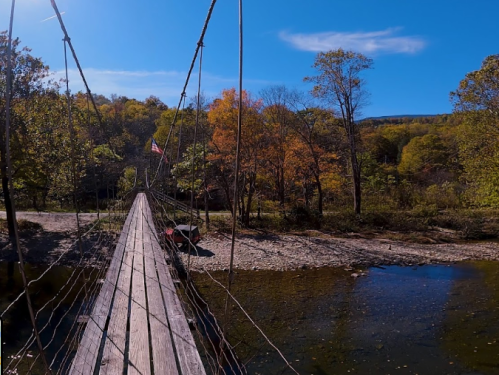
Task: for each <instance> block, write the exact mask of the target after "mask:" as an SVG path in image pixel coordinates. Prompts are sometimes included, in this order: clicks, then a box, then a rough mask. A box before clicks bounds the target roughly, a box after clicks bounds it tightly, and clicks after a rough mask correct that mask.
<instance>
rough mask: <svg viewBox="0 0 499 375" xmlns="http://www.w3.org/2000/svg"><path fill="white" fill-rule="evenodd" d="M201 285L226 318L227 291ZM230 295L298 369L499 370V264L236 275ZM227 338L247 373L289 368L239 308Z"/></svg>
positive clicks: (202, 279) (201, 281)
mask: <svg viewBox="0 0 499 375" xmlns="http://www.w3.org/2000/svg"><path fill="white" fill-rule="evenodd" d="M214 275H215V277H216V278H218V279H220V280H224V282H225V280H226V274H225V273H215V274H214ZM195 282H196V284H197V285H198V287H199V289H200V292H201V293H202V294H203V296H204V297H205V298H206V299H207V301H208V303H210V307H211V308H212V309H213V310H215V315H216V316H217V317H218V318H219V319H221V317H222V316H223V302H224V298H223V293H222V292H221V291H220V289H219V288H217V287H216V286H215V285H214V284H213V283H212V282H210V281H209V279H208V278H207V277H206V276H205V275H203V274H198V275H196V276H195ZM234 293H235V295H236V296H237V298H238V299H239V301H240V302H241V304H242V305H243V306H244V307H245V308H246V309H247V310H248V312H249V314H250V315H251V316H252V317H253V318H254V320H255V321H256V322H258V324H259V325H260V326H261V327H262V329H263V330H264V332H265V333H266V334H267V335H268V336H269V337H270V338H271V339H272V340H273V342H274V343H275V344H276V345H277V346H278V347H279V348H280V349H281V350H282V352H283V353H284V354H285V355H286V356H287V358H288V359H289V360H290V362H291V363H292V364H293V366H294V367H295V368H296V369H297V370H298V372H300V373H301V374H344V373H349V372H351V373H359V374H390V373H400V374H484V375H488V374H497V373H499V303H498V302H499V263H493V262H478V263H466V264H460V265H452V266H423V267H415V268H410V267H405V268H404V267H395V266H392V267H386V268H385V269H379V268H373V269H370V270H369V271H368V272H367V276H363V277H359V278H354V277H351V272H346V271H344V270H338V269H320V270H303V271H293V272H272V271H258V272H239V274H238V275H237V277H236V282H235V285H234ZM229 335H230V340H231V342H232V344H233V345H235V346H236V350H237V351H238V355H239V357H240V358H241V359H242V361H243V362H244V361H249V364H248V373H250V374H281V373H282V374H291V373H292V372H291V371H289V370H287V369H286V367H285V366H284V365H283V362H282V360H281V359H280V358H279V357H278V356H277V355H276V354H275V352H274V351H273V350H272V348H270V347H269V346H268V345H267V344H266V343H265V341H264V340H263V339H262V338H261V336H260V335H259V333H258V332H257V331H256V329H254V328H252V327H251V324H249V323H248V322H247V320H246V319H245V318H244V316H243V315H242V314H240V313H239V312H238V309H237V308H236V307H234V306H233V307H232V308H231V326H230V329H229Z"/></svg>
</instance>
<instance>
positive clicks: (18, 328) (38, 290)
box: [0, 262, 95, 374]
mask: <svg viewBox="0 0 499 375" xmlns="http://www.w3.org/2000/svg"><path fill="white" fill-rule="evenodd" d="M47 268H48V266H46V265H31V264H26V266H25V270H26V277H27V279H28V281H29V280H34V279H36V278H37V277H38V276H40V275H41V274H42V273H43V272H44V271H45V270H46V269H47ZM73 270H75V269H74V268H72V267H65V266H55V267H53V268H52V269H51V270H50V271H48V273H47V274H46V275H45V276H44V277H43V278H42V279H41V280H40V281H37V282H36V283H34V284H32V285H31V286H30V289H29V292H30V296H31V301H32V304H33V308H34V310H35V312H36V311H38V310H39V309H40V308H42V307H43V306H44V305H45V304H46V303H47V302H48V301H50V300H51V299H52V298H53V297H54V296H56V295H57V297H56V298H55V299H54V300H53V301H52V302H50V303H49V304H48V305H47V307H46V308H45V309H44V310H43V311H42V312H41V313H40V314H39V316H38V318H37V328H38V329H39V330H40V329H41V328H42V327H43V326H45V324H46V323H48V325H47V328H45V330H44V331H43V332H42V333H41V341H42V344H43V345H44V346H46V345H47V344H48V343H49V342H50V341H51V340H53V341H52V343H50V345H49V346H48V348H47V349H46V357H47V359H48V362H49V363H50V362H51V361H52V359H53V358H54V356H55V354H56V352H57V351H58V350H59V348H61V346H62V347H63V350H62V351H61V352H60V353H59V355H58V356H57V358H56V360H55V362H54V366H53V368H54V369H59V366H60V364H61V360H62V358H63V356H64V355H65V354H66V352H67V350H68V348H69V346H68V345H67V344H65V339H66V337H67V336H68V333H69V332H70V329H71V326H72V325H73V322H74V321H75V319H76V317H77V312H78V309H80V307H81V306H82V303H83V302H84V297H85V292H84V288H83V278H82V277H81V274H82V273H81V271H82V270H81V269H76V272H74V274H73V276H72V277H71V274H72V273H73ZM92 275H93V273H90V272H87V273H86V277H87V279H89V282H92V281H93V280H94V279H95V276H92ZM68 281H69V283H68V285H67V286H65V284H66V282H68ZM22 291H23V282H22V278H21V275H20V272H19V267H18V264H17V263H14V262H0V312H3V311H4V310H5V309H6V308H7V306H8V305H9V304H10V303H11V302H13V301H14V300H15V298H16V297H17V296H18V295H19V293H21V292H22ZM59 291H60V292H59ZM58 292H59V294H58ZM59 303H60V306H59V307H58V308H57V309H55V308H56V306H57V305H58V304H59ZM51 314H52V316H51ZM49 320H50V321H49ZM59 322H60V324H59ZM58 324H59V326H58V327H57V325H58ZM76 326H78V324H76ZM31 332H32V325H31V320H30V316H29V311H28V308H27V303H26V298H25V296H22V297H21V298H20V299H19V301H17V302H16V303H15V304H14V305H13V306H12V307H11V308H10V309H9V311H8V312H7V313H6V314H5V315H4V317H3V327H2V348H3V357H2V363H3V368H4V370H5V369H6V368H7V366H8V364H9V362H11V360H12V356H13V355H15V354H16V353H17V352H18V351H19V350H20V349H21V348H22V347H23V346H24V345H25V343H26V341H27V340H28V338H29V337H30V335H31ZM54 332H55V334H54ZM71 352H72V351H71V350H70V353H71ZM37 355H38V347H37V346H36V344H33V345H31V346H30V347H29V349H28V352H27V355H26V356H25V357H24V359H23V360H22V361H21V363H20V364H19V365H18V366H17V372H15V373H19V374H23V373H27V372H28V369H29V367H30V366H31V364H32V362H33V360H34V359H35V358H36V356H37ZM16 362H17V361H16ZM43 373H44V367H43V365H42V361H41V360H40V359H38V360H37V362H36V363H35V365H34V367H33V370H32V371H31V374H43Z"/></svg>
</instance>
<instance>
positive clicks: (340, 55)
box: [305, 48, 373, 214]
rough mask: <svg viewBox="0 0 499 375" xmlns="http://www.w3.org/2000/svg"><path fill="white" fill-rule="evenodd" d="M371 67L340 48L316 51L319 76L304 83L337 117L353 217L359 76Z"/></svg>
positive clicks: (357, 204) (357, 201)
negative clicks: (347, 152) (343, 138)
mask: <svg viewBox="0 0 499 375" xmlns="http://www.w3.org/2000/svg"><path fill="white" fill-rule="evenodd" d="M372 64H373V62H372V60H371V59H369V58H367V57H366V56H364V55H362V54H361V53H356V52H352V51H344V50H343V49H341V48H340V49H338V50H334V51H329V52H319V53H318V54H317V56H316V58H315V63H314V65H313V67H314V68H315V69H317V70H318V72H319V75H317V76H311V77H305V81H306V82H312V83H314V84H315V86H314V88H313V91H312V94H313V95H314V96H315V97H317V98H320V99H322V100H324V101H325V102H326V103H328V104H329V105H332V106H334V107H336V108H337V109H338V111H339V113H340V114H341V121H342V125H343V128H344V129H345V132H346V135H347V139H348V145H349V150H350V162H351V168H352V179H353V195H354V210H355V213H356V214H360V212H361V168H360V164H359V160H358V158H357V148H358V142H359V131H358V126H357V124H356V116H357V115H358V112H359V110H360V108H361V107H362V106H363V105H364V104H365V102H366V97H367V92H366V91H365V88H364V80H363V79H362V78H361V73H362V71H364V70H366V69H369V68H371V66H372Z"/></svg>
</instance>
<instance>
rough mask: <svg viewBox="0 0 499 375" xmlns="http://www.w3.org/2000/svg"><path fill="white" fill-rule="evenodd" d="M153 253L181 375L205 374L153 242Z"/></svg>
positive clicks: (178, 301) (160, 254)
mask: <svg viewBox="0 0 499 375" xmlns="http://www.w3.org/2000/svg"><path fill="white" fill-rule="evenodd" d="M148 214H149V215H148V217H150V220H151V221H152V215H151V214H150V211H148ZM153 253H154V257H155V260H156V267H157V270H158V277H159V281H160V287H161V292H162V294H163V298H164V301H165V306H166V310H167V318H168V322H169V325H170V330H171V332H172V337H173V342H174V344H175V349H176V352H177V358H178V362H179V365H180V370H181V373H182V374H183V375H184V374H185V375H205V374H206V372H205V370H204V366H203V363H202V362H201V357H200V356H199V352H198V350H197V348H196V344H195V342H194V338H193V336H192V333H191V331H190V329H189V325H188V324H187V319H186V317H185V314H184V311H183V309H182V305H181V304H180V300H179V298H178V295H177V292H176V289H175V287H174V285H173V281H172V278H171V275H170V272H169V270H168V267H167V266H166V262H165V260H164V256H163V253H162V251H161V249H160V247H159V244H158V245H155V244H153Z"/></svg>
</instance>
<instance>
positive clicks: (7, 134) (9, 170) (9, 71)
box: [5, 0, 51, 374]
mask: <svg viewBox="0 0 499 375" xmlns="http://www.w3.org/2000/svg"><path fill="white" fill-rule="evenodd" d="M15 7H16V0H12V6H11V10H10V20H9V37H8V42H7V77H6V78H7V82H6V83H7V87H6V90H5V96H6V98H5V105H6V108H5V149H6V158H7V176H8V179H9V190H10V194H11V197H10V198H11V199H10V203H11V209H12V220H13V227H14V236H15V242H16V243H15V244H13V245H15V247H16V248H17V254H18V256H19V270H20V271H21V276H22V279H23V285H24V292H25V294H26V302H27V305H28V310H29V316H30V319H31V324H32V326H33V332H34V334H35V336H36V342H37V345H38V350H39V351H40V355H41V356H42V359H43V363H44V366H45V369H46V373H49V374H50V373H51V372H50V369H49V367H48V363H47V358H46V357H45V353H44V351H43V345H42V342H41V340H40V335H39V334H38V330H37V328H36V320H35V314H34V312H33V306H32V304H31V298H30V295H29V291H28V282H27V279H26V273H25V271H24V260H23V254H22V251H21V244H20V243H19V231H18V227H17V219H16V207H15V202H14V184H13V182H12V160H11V155H10V96H11V80H12V30H13V26H14V10H15Z"/></svg>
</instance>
